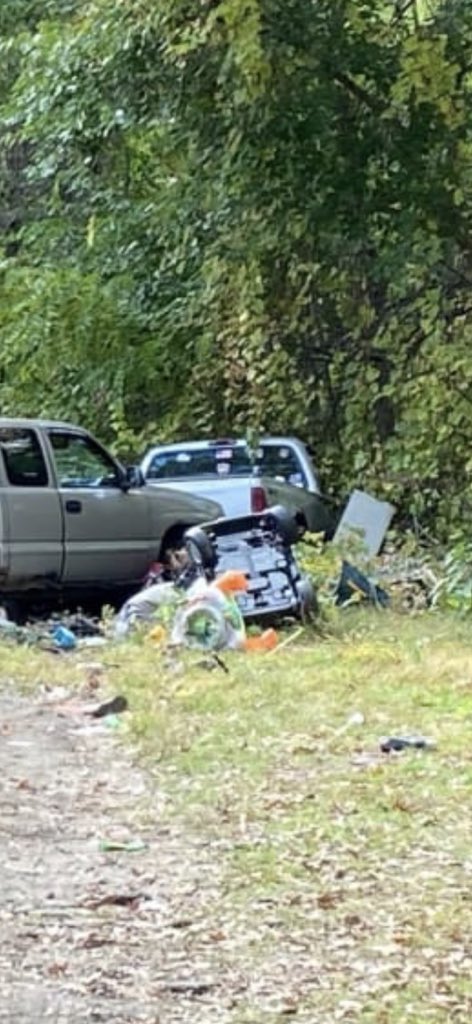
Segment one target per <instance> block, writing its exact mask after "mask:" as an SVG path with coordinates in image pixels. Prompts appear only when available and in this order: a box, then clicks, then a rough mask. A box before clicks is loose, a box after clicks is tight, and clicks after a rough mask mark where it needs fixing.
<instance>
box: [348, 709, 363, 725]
mask: <svg viewBox="0 0 472 1024" xmlns="http://www.w3.org/2000/svg"><path fill="white" fill-rule="evenodd" d="M346 725H365V715H363V714H362V711H354V712H353V714H352V715H349V718H348V720H347V722H346Z"/></svg>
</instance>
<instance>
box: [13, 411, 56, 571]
mask: <svg viewBox="0 0 472 1024" xmlns="http://www.w3.org/2000/svg"><path fill="white" fill-rule="evenodd" d="M0 450H1V459H0V488H1V518H2V529H3V536H2V557H1V566H0V572H1V574H2V575H3V576H5V577H6V578H7V581H8V584H9V585H10V586H22V585H24V584H25V583H28V584H29V585H31V582H33V581H36V582H37V583H38V585H44V583H45V582H46V581H47V580H50V581H58V580H59V579H60V576H61V571H62V558H63V524H62V509H61V503H60V500H59V495H58V493H57V489H56V486H55V482H54V480H53V479H52V476H51V474H50V471H49V469H48V466H47V463H46V460H45V457H44V453H43V450H42V446H41V442H40V438H39V436H38V433H37V432H36V431H35V430H33V429H32V428H30V427H20V426H15V427H9V426H5V427H0Z"/></svg>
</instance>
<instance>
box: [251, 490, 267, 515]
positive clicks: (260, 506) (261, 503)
mask: <svg viewBox="0 0 472 1024" xmlns="http://www.w3.org/2000/svg"><path fill="white" fill-rule="evenodd" d="M265 508H267V495H266V492H265V490H264V488H263V487H251V512H263V511H264V509H265Z"/></svg>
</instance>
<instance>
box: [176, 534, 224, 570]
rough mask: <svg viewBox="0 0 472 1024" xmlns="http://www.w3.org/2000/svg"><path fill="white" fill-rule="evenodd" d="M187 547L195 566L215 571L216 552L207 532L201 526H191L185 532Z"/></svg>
mask: <svg viewBox="0 0 472 1024" xmlns="http://www.w3.org/2000/svg"><path fill="white" fill-rule="evenodd" d="M184 542H185V547H186V549H187V552H188V555H189V558H190V560H191V562H193V564H194V565H197V566H198V567H199V568H201V569H214V568H215V565H216V562H217V557H216V551H215V548H214V546H213V543H212V541H211V538H210V537H209V536H208V534H207V533H206V531H205V530H202V528H201V526H191V527H190V530H186V531H185V535H184Z"/></svg>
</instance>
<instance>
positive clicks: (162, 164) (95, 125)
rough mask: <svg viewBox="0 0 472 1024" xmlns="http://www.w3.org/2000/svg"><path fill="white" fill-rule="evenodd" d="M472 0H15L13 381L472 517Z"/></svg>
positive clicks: (333, 485)
mask: <svg viewBox="0 0 472 1024" xmlns="http://www.w3.org/2000/svg"><path fill="white" fill-rule="evenodd" d="M471 97H472V3H471V2H470V0H444V2H433V0H431V2H429V3H428V2H423V3H420V2H419V0H416V2H411V0H398V2H388V0H312V2H309V0H219V2H218V0H127V2H126V3H124V2H117V0H88V2H87V0H85V2H79V0H2V3H1V7H0V98H1V107H0V241H1V252H2V256H1V264H0V273H1V278H0V280H1V298H0V407H1V410H2V414H3V415H24V414H29V415H31V416H39V415H41V414H45V415H49V416H57V417H61V418H66V417H67V418H69V419H71V420H75V421H77V422H80V423H81V424H83V425H86V426H88V427H89V428H91V429H92V430H94V431H95V432H96V433H97V434H98V435H99V436H100V437H101V438H102V439H103V440H107V441H109V442H111V443H113V444H114V446H115V448H116V450H117V451H121V452H123V453H138V452H139V451H140V450H142V448H143V447H144V445H145V444H146V443H147V442H148V441H151V440H152V441H155V442H158V441H160V440H169V439H178V438H179V437H184V436H192V437H196V436H207V435H215V434H220V435H221V434H230V435H232V436H235V435H241V434H247V433H248V432H250V433H252V434H256V435H257V434H258V433H259V432H261V431H269V432H272V433H273V432H275V431H277V432H282V433H294V434H297V435H299V436H300V437H302V438H303V439H304V440H305V441H306V442H308V443H309V444H310V445H311V446H312V449H313V451H314V453H315V459H316V462H317V465H318V467H319V469H320V471H321V476H322V480H323V482H324V485H325V487H326V489H327V490H329V491H331V492H332V493H333V494H334V495H336V496H338V497H341V496H342V495H344V494H345V493H346V492H347V491H348V490H349V489H350V487H351V486H352V485H353V484H361V485H362V486H364V487H367V488H373V489H374V491H375V493H377V494H378V495H380V496H382V495H383V496H386V497H388V498H390V499H391V500H393V501H394V502H395V503H397V504H399V506H400V508H401V510H402V512H403V517H404V521H405V522H407V521H410V522H411V521H414V522H416V523H417V524H419V527H420V528H421V529H422V530H425V531H427V532H428V531H429V532H430V533H431V534H432V535H434V536H436V537H439V538H440V539H444V538H445V537H451V536H453V537H455V536H457V535H458V534H460V533H461V532H464V531H466V532H467V531H468V530H469V529H470V521H471V512H472V487H471V469H472V455H471V445H470V439H471V430H470V418H471V403H472V350H471V338H472V327H471V318H470V314H471V312H472V295H471V285H472V259H471V256H472V254H471V219H472V104H471Z"/></svg>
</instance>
